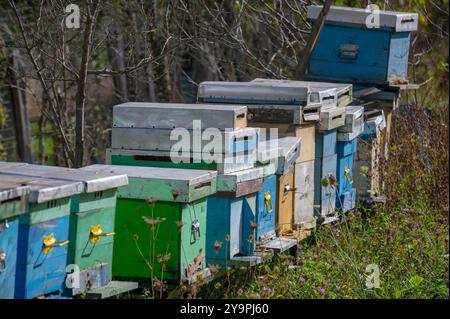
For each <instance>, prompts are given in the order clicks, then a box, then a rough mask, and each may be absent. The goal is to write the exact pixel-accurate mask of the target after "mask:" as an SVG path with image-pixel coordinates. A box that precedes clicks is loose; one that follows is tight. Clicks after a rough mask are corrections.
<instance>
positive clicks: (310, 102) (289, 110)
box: [197, 81, 335, 124]
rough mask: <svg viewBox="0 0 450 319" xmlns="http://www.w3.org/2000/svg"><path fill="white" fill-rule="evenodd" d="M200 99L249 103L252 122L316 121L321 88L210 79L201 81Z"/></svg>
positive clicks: (291, 122) (220, 102) (200, 101)
mask: <svg viewBox="0 0 450 319" xmlns="http://www.w3.org/2000/svg"><path fill="white" fill-rule="evenodd" d="M333 94H334V95H333V96H335V91H333ZM316 95H317V96H316ZM197 100H198V102H199V103H217V104H220V105H223V104H245V105H247V109H248V121H249V122H266V123H285V124H302V123H305V122H310V121H313V122H315V121H318V120H319V110H320V107H321V104H320V102H319V101H320V98H319V94H318V93H317V92H313V93H311V92H310V90H309V89H308V88H307V87H298V86H293V85H285V84H283V83H257V82H212V81H206V82H202V83H200V85H199V89H198V93H197ZM316 100H317V101H316Z"/></svg>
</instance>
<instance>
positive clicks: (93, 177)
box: [0, 163, 128, 193]
mask: <svg viewBox="0 0 450 319" xmlns="http://www.w3.org/2000/svg"><path fill="white" fill-rule="evenodd" d="M20 164H22V165H14V166H10V167H7V168H5V169H2V168H0V173H7V174H14V175H22V176H33V177H42V178H48V179H57V180H65V181H74V182H83V184H84V190H83V191H84V192H87V193H91V192H98V191H102V190H106V189H111V188H116V187H119V186H124V185H128V178H127V176H126V175H123V174H122V175H120V174H111V173H105V172H95V171H82V170H79V169H72V168H66V167H56V166H46V165H36V164H27V163H20Z"/></svg>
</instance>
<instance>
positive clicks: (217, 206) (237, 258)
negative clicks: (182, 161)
mask: <svg viewBox="0 0 450 319" xmlns="http://www.w3.org/2000/svg"><path fill="white" fill-rule="evenodd" d="M262 178H263V169H262V168H251V169H247V170H242V171H239V172H234V173H229V174H223V175H218V176H217V194H215V195H213V196H210V197H209V198H208V209H207V228H206V262H207V265H210V264H214V265H218V266H220V267H223V266H225V267H226V266H227V265H233V264H235V263H237V262H240V263H245V264H248V263H249V264H257V263H260V262H261V260H260V259H259V258H258V257H257V256H254V255H253V250H248V251H246V252H245V253H244V252H243V250H242V246H243V245H244V242H246V241H247V238H243V227H244V226H245V227H249V228H250V227H251V225H244V223H243V217H244V212H245V211H248V210H250V211H252V210H253V211H254V210H255V208H256V195H255V193H256V192H257V191H259V190H260V189H261V188H262ZM216 243H217V244H220V247H218V246H216ZM243 256H246V258H242V257H243Z"/></svg>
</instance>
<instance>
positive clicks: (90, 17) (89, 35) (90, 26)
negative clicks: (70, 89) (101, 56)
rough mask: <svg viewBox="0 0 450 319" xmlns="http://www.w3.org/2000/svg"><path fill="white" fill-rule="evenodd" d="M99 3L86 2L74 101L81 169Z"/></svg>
mask: <svg viewBox="0 0 450 319" xmlns="http://www.w3.org/2000/svg"><path fill="white" fill-rule="evenodd" d="M99 3H100V1H98V2H97V3H96V5H95V6H92V3H91V2H90V1H86V11H87V12H86V13H87V18H86V27H85V29H84V41H83V50H82V57H81V65H80V71H79V73H78V75H79V78H78V81H77V82H78V83H77V95H76V100H75V101H76V104H75V117H76V123H75V167H82V166H83V161H84V113H85V112H84V111H85V103H86V81H87V71H88V65H89V58H90V52H91V47H92V40H93V33H94V26H95V19H96V14H97V9H98V6H99ZM92 9H94V10H92Z"/></svg>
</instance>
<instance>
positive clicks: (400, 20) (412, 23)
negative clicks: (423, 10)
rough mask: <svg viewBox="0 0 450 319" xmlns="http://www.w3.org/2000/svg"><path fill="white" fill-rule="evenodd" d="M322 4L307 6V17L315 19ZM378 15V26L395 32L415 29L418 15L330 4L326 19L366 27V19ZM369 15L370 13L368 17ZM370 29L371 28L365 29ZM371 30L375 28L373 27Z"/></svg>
mask: <svg viewBox="0 0 450 319" xmlns="http://www.w3.org/2000/svg"><path fill="white" fill-rule="evenodd" d="M322 8H323V6H317V5H312V6H308V19H312V20H315V19H317V17H318V16H319V14H320V12H321V11H322ZM375 14H377V15H379V19H380V20H379V22H380V27H385V28H386V27H387V28H392V29H394V30H395V31H396V32H403V31H416V30H417V27H418V24H419V15H418V14H417V13H411V12H395V11H383V10H377V11H371V10H370V9H364V8H350V7H339V6H331V8H330V11H328V14H327V17H326V21H327V22H335V23H339V24H344V23H348V24H355V25H360V26H364V27H365V28H366V27H367V24H366V20H367V19H368V18H369V19H370V17H372V16H373V15H375ZM369 15H372V16H370V17H369ZM367 30H369V31H370V30H371V29H367ZM373 30H376V29H375V28H374V29H373Z"/></svg>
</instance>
